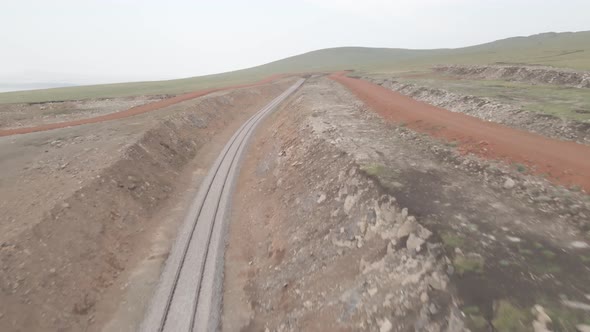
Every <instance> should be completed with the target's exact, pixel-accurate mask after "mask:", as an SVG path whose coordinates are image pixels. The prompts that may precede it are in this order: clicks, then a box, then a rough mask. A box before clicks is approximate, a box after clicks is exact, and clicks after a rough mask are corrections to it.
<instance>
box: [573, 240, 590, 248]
mask: <svg viewBox="0 0 590 332" xmlns="http://www.w3.org/2000/svg"><path fill="white" fill-rule="evenodd" d="M571 246H572V248H576V249H586V248H588V247H590V246H589V245H588V243H586V242H583V241H574V242H572V243H571Z"/></svg>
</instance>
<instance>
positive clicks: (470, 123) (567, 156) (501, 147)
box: [330, 73, 590, 192]
mask: <svg viewBox="0 0 590 332" xmlns="http://www.w3.org/2000/svg"><path fill="white" fill-rule="evenodd" d="M330 77H331V78H332V79H333V80H335V81H337V82H339V83H341V84H342V85H344V86H345V87H347V88H348V89H350V90H351V91H352V92H353V93H354V94H355V95H356V96H357V97H358V98H359V99H361V100H362V101H364V102H365V103H366V104H367V105H368V106H369V107H371V108H372V109H373V110H374V111H376V112H377V113H378V114H380V115H381V116H382V117H384V118H385V119H387V120H389V121H393V122H396V123H403V124H405V125H406V126H407V127H409V128H411V129H414V130H416V131H419V132H423V133H427V134H430V135H432V136H435V137H438V138H443V139H446V140H449V141H454V142H456V143H457V144H458V145H459V148H460V149H461V150H462V151H463V152H465V153H474V154H476V155H479V156H482V157H485V158H490V159H501V160H504V161H507V162H509V163H514V164H517V165H516V166H517V167H519V168H520V169H522V170H523V171H530V172H532V173H535V174H541V175H545V176H547V178H548V179H550V180H552V181H553V182H555V183H558V184H561V185H565V186H579V187H581V188H583V189H584V190H585V191H587V192H590V147H588V146H584V145H581V144H576V143H572V142H564V141H559V140H555V139H550V138H546V137H543V136H540V135H536V134H533V133H529V132H525V131H521V130H517V129H513V128H509V127H506V126H503V125H499V124H496V123H491V122H486V121H483V120H480V119H477V118H474V117H471V116H468V115H465V114H460V113H454V112H451V111H447V110H445V109H442V108H438V107H435V106H432V105H429V104H425V103H422V102H419V101H416V100H414V99H412V98H409V97H406V96H404V95H402V94H400V93H397V92H394V91H391V90H389V89H386V88H384V87H381V86H378V85H376V84H373V83H370V82H367V81H364V80H360V79H355V78H350V77H347V76H345V74H343V73H336V74H332V75H331V76H330ZM520 164H522V165H520Z"/></svg>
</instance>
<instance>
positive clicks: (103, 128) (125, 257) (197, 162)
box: [0, 80, 291, 331]
mask: <svg viewBox="0 0 590 332" xmlns="http://www.w3.org/2000/svg"><path fill="white" fill-rule="evenodd" d="M290 84H291V80H283V81H279V82H277V83H273V84H267V85H262V86H258V87H255V88H245V89H238V90H233V91H225V92H217V93H213V94H210V95H208V96H206V97H203V98H199V99H193V100H189V101H185V102H182V103H178V104H175V105H173V106H169V107H167V108H163V109H161V110H158V111H153V112H150V113H146V114H142V115H138V116H135V117H132V118H127V119H124V120H119V121H114V122H108V123H97V124H91V125H83V126H77V127H72V128H65V129H60V130H55V131H49V132H41V133H33V134H27V135H18V136H13V137H4V138H1V139H0V170H1V172H2V177H1V178H2V180H1V182H0V187H1V191H0V202H1V209H2V212H3V215H2V216H0V230H1V231H0V264H1V269H0V330H2V331H98V330H101V329H103V328H105V329H106V330H113V331H131V330H135V329H136V328H137V324H138V323H139V321H140V320H141V317H142V315H143V310H144V307H145V305H146V304H147V301H148V300H149V298H150V294H151V291H152V288H153V286H154V285H155V283H156V282H157V279H158V277H159V272H160V268H161V265H162V263H163V262H164V261H165V259H166V256H167V254H168V250H169V247H170V244H171V241H172V240H173V239H174V237H175V231H176V226H177V225H178V224H179V222H181V221H182V219H183V217H184V211H185V210H186V208H187V207H188V206H189V203H190V199H192V196H193V194H194V191H195V190H196V189H198V184H199V183H200V181H201V179H202V178H203V177H204V176H205V174H206V172H207V169H208V168H209V164H210V163H211V162H212V161H213V160H214V159H215V158H216V157H217V153H218V150H219V149H220V148H221V147H222V146H223V145H224V144H225V142H226V141H227V139H229V137H231V135H232V134H233V132H234V131H235V129H236V128H238V127H239V126H240V125H241V124H242V122H243V121H244V120H245V119H247V118H248V117H249V116H250V115H252V114H253V113H254V112H256V111H257V110H259V109H260V108H261V107H263V106H264V105H265V104H267V103H268V102H269V101H270V100H272V99H273V98H274V97H276V96H277V95H279V94H280V93H281V92H282V91H283V90H284V89H285V88H287V87H288V86H289V85H290Z"/></svg>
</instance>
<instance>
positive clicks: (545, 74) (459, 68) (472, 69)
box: [433, 65, 590, 88]
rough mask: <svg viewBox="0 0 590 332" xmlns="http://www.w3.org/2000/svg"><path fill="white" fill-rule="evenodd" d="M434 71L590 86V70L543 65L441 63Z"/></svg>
mask: <svg viewBox="0 0 590 332" xmlns="http://www.w3.org/2000/svg"><path fill="white" fill-rule="evenodd" d="M433 69H434V71H436V72H440V73H445V74H451V75H456V76H460V77H461V78H473V79H492V80H493V79H502V80H508V81H518V82H526V83H533V84H555V85H563V86H571V87H575V88H590V72H582V71H574V70H567V69H557V68H552V67H542V66H518V65H490V66H478V65H440V66H435V67H434V68H433Z"/></svg>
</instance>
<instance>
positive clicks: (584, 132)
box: [364, 78, 590, 144]
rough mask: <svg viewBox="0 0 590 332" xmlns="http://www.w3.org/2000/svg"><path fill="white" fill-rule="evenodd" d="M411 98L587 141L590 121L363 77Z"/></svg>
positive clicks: (520, 126) (541, 132)
mask: <svg viewBox="0 0 590 332" xmlns="http://www.w3.org/2000/svg"><path fill="white" fill-rule="evenodd" d="M364 79H366V80H368V81H371V82H373V83H376V84H379V85H381V86H383V87H385V88H388V89H391V90H394V91H397V92H399V93H401V94H403V95H406V96H408V97H412V98H413V99H416V100H419V101H422V102H425V103H428V104H430V105H434V106H438V107H441V108H444V109H447V110H449V111H453V112H459V113H465V114H467V115H471V116H474V117H477V118H480V119H483V120H486V121H492V122H497V123H501V124H503V125H506V126H508V127H513V128H517V129H524V130H527V131H530V132H533V133H536V134H539V135H543V136H547V137H551V138H557V139H562V140H568V141H574V142H577V143H582V144H590V123H585V122H579V121H573V120H564V119H560V118H558V117H556V116H552V115H548V114H539V113H534V112H529V111H525V110H522V108H520V107H517V106H512V105H508V104H503V103H500V102H497V101H494V100H493V99H491V98H485V97H477V96H469V95H461V94H458V93H453V92H449V91H447V90H444V89H435V88H430V87H425V86H419V85H416V84H409V83H403V82H399V81H395V80H382V79H371V78H364Z"/></svg>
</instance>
